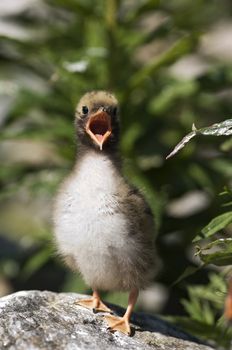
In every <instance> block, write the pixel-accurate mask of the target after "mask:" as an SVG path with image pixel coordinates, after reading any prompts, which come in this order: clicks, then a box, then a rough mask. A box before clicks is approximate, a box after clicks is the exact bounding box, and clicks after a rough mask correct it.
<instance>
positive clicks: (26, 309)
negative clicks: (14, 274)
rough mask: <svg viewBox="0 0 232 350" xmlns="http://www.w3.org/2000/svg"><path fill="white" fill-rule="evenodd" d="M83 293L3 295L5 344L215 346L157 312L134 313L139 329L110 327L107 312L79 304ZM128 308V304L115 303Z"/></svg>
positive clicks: (0, 320)
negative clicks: (129, 333) (124, 331)
mask: <svg viewBox="0 0 232 350" xmlns="http://www.w3.org/2000/svg"><path fill="white" fill-rule="evenodd" d="M83 297H84V296H83V295H78V294H74V293H60V294H56V293H52V292H47V291H44V292H41V291H22V292H18V293H15V294H11V295H9V296H6V297H3V298H1V299H0V349H10V350H16V349H17V350H37V349H44V350H76V349H81V350H82V349H102V350H103V349H104V350H107V349H112V350H113V349H129V350H135V349H139V350H140V349H147V350H149V349H165V350H169V349H170V350H175V349H178V350H181V349H189V350H210V349H212V348H210V347H209V346H206V345H203V344H200V343H198V342H197V340H196V339H194V338H193V337H191V336H189V335H187V334H186V333H184V332H182V331H180V330H178V329H176V328H175V327H174V326H172V325H170V324H169V323H167V322H164V321H162V320H160V319H158V318H156V317H153V316H149V315H145V314H139V313H134V314H133V317H132V324H133V325H134V335H133V336H132V337H128V336H126V335H123V334H121V333H118V332H115V333H114V334H113V333H111V332H109V330H108V329H107V325H106V323H105V321H104V318H103V317H104V315H103V314H102V313H98V314H94V313H93V312H92V311H91V310H88V309H84V308H83V307H81V306H78V305H75V304H74V301H75V300H76V299H81V298H83ZM111 307H112V309H113V310H114V311H115V312H116V313H118V314H120V315H121V314H122V312H123V311H124V310H123V309H121V308H119V307H117V306H114V305H111Z"/></svg>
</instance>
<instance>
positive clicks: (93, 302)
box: [75, 290, 112, 313]
mask: <svg viewBox="0 0 232 350" xmlns="http://www.w3.org/2000/svg"><path fill="white" fill-rule="evenodd" d="M75 304H77V305H80V306H84V307H86V308H87V309H92V310H93V312H94V313H96V312H109V313H112V310H110V309H109V308H108V307H107V306H106V305H105V304H104V303H103V302H102V301H101V299H100V295H99V293H98V292H97V291H96V290H94V291H93V296H92V298H91V299H82V300H77V301H75Z"/></svg>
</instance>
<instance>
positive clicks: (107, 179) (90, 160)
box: [54, 151, 141, 290]
mask: <svg viewBox="0 0 232 350" xmlns="http://www.w3.org/2000/svg"><path fill="white" fill-rule="evenodd" d="M123 187H124V188H127V184H126V183H125V181H124V179H123V177H122V176H121V175H120V174H119V172H118V170H117V169H116V167H115V166H114V165H113V163H112V161H111V160H110V159H109V158H108V157H107V156H106V155H104V154H103V153H100V152H99V153H96V152H94V151H93V152H89V153H88V154H86V155H85V157H83V158H82V159H81V160H80V162H79V163H78V166H76V167H75V168H74V170H73V172H72V173H71V175H70V176H69V177H68V178H67V179H66V180H65V182H64V184H63V185H62V186H61V188H60V191H59V194H58V197H57V199H56V208H55V214H54V224H55V237H56V242H57V246H58V250H59V251H60V253H61V254H62V255H63V256H64V257H69V258H71V260H72V262H73V264H74V266H72V267H73V269H74V270H79V271H80V272H81V274H82V275H83V277H84V279H85V281H86V283H87V284H88V285H90V286H91V287H92V288H96V289H102V290H122V289H124V290H127V289H129V288H130V287H131V284H133V283H132V282H131V281H130V279H133V278H134V279H136V278H135V277H134V276H133V271H134V270H133V268H134V266H133V265H134V263H135V259H138V255H139V251H140V250H141V245H139V244H138V242H137V241H136V240H135V239H134V238H133V237H132V236H130V235H129V233H128V227H129V224H130V223H128V219H127V217H126V215H125V213H124V212H122V211H120V210H119V209H120V208H119V206H120V204H119V201H120V198H119V195H118V192H119V189H120V188H123ZM121 266H124V267H125V269H126V270H127V271H128V275H127V276H125V269H123V268H121ZM131 271H132V273H131ZM135 273H137V272H136V271H135ZM138 287H140V286H138Z"/></svg>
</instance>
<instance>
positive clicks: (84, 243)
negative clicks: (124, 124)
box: [54, 91, 156, 335]
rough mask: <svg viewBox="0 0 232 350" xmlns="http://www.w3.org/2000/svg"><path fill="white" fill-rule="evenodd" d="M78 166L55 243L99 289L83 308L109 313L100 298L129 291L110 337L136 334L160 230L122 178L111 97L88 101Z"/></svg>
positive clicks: (66, 189) (57, 219)
mask: <svg viewBox="0 0 232 350" xmlns="http://www.w3.org/2000/svg"><path fill="white" fill-rule="evenodd" d="M75 126H76V134H77V137H78V154H77V160H76V165H75V166H74V169H73V170H72V172H71V174H70V175H69V176H68V177H67V179H66V180H65V181H64V183H63V184H62V186H61V188H60V190H59V193H58V195H57V198H56V205H55V212H54V226H55V239H56V243H57V248H58V251H59V253H60V254H61V255H62V256H63V257H64V260H65V262H66V263H67V265H68V266H69V267H70V268H71V269H73V270H74V271H79V272H80V273H81V275H82V276H83V278H84V280H85V282H86V283H87V284H88V285H89V286H91V288H92V289H93V296H92V298H91V299H85V300H80V301H77V304H78V305H82V306H84V307H87V308H90V309H92V310H93V311H95V312H96V311H102V312H108V313H111V310H110V309H109V308H108V307H107V306H106V305H105V304H104V303H103V302H102V301H101V299H100V295H99V291H100V290H104V291H129V301H128V307H127V310H126V312H125V314H124V316H123V317H122V318H119V317H116V316H114V315H111V314H109V315H107V316H105V320H106V321H107V323H108V325H109V329H110V330H111V331H116V330H118V331H121V332H123V333H125V334H128V335H130V334H131V328H130V324H129V321H130V316H131V313H132V310H133V308H134V306H135V303H136V300H137V297H138V293H139V290H140V289H143V288H145V287H146V286H147V285H148V283H149V282H150V281H151V280H152V278H153V277H154V272H155V260H156V259H155V258H156V253H155V248H154V240H153V237H154V224H153V218H152V215H151V211H150V209H149V207H148V205H147V203H146V202H145V200H144V198H143V196H142V195H141V194H140V192H139V191H138V190H137V189H135V188H133V187H132V186H130V185H129V184H128V183H127V181H126V180H125V179H124V177H123V175H122V172H121V159H120V157H119V155H118V144H119V107H118V101H117V99H116V98H115V96H114V95H112V94H111V93H109V92H106V91H93V92H89V93H86V94H85V95H84V96H83V97H82V98H81V100H80V102H79V103H78V105H77V109H76V117H75Z"/></svg>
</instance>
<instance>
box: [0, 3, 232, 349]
mask: <svg viewBox="0 0 232 350" xmlns="http://www.w3.org/2000/svg"><path fill="white" fill-rule="evenodd" d="M231 15H232V4H231V2H230V1H226V0H222V1H220V4H219V2H218V1H216V0H213V1H210V2H209V1H203V0H197V1H188V0H173V1H161V0H150V1H149V0H143V1H142V0H137V1H129V0H128V1H120V0H108V1H106V0H99V1H96V2H93V1H90V0H48V1H44V2H38V3H34V4H33V5H31V6H29V7H28V8H26V9H24V10H22V11H19V12H17V13H14V15H9V16H8V17H6V18H5V19H7V20H9V21H10V22H11V23H13V24H14V25H16V26H17V28H18V32H17V34H16V35H13V34H11V33H10V32H9V33H3V34H1V32H0V34H1V41H0V63H1V65H0V73H1V75H0V76H1V78H0V101H1V104H2V106H3V107H2V109H1V115H2V118H1V119H0V123H1V124H0V126H1V131H0V160H1V168H0V187H1V194H0V207H1V211H0V227H1V229H0V233H1V236H0V241H1V246H2V249H1V251H0V271H1V286H2V287H1V288H2V290H3V291H2V294H4V292H5V291H6V292H9V291H14V290H18V289H23V288H24V289H25V288H38V289H50V290H65V291H79V292H85V291H88V289H87V287H86V286H85V285H84V284H83V282H82V281H81V279H80V278H79V277H78V276H75V275H73V274H72V273H71V272H68V271H66V270H65V268H64V267H63V266H62V264H61V262H60V261H59V259H58V258H57V257H56V255H55V253H54V249H53V245H52V243H51V241H52V228H51V227H52V226H51V211H52V198H53V196H54V193H55V191H56V189H57V186H58V184H59V183H60V182H61V181H62V179H63V177H64V176H65V175H66V174H67V173H68V172H69V171H70V169H71V167H72V165H73V163H74V159H75V152H76V149H75V148H76V147H75V136H74V129H73V118H74V110H75V105H76V103H77V101H78V99H79V98H80V96H81V95H82V94H83V93H85V92H86V91H89V90H93V89H109V90H112V91H113V92H114V93H115V94H116V95H117V97H118V99H119V101H120V105H121V120H122V138H121V151H122V154H123V156H124V158H125V167H124V168H125V174H126V175H127V176H128V177H129V179H130V181H131V182H133V183H134V184H135V185H137V186H139V187H140V188H142V189H143V190H144V193H145V195H146V196H147V199H148V201H149V203H150V205H151V208H152V211H153V213H154V216H155V219H156V224H157V234H158V239H157V242H158V248H159V253H160V255H161V257H162V260H163V269H162V271H161V273H160V276H159V282H160V283H161V284H162V285H164V286H165V287H166V288H168V289H169V299H168V301H167V302H166V304H165V305H164V306H163V309H162V310H160V312H161V313H162V314H163V315H172V319H173V321H175V322H177V323H181V324H182V326H184V327H186V329H188V330H189V331H190V332H192V333H194V334H196V335H199V336H202V337H205V338H206V339H214V340H215V341H216V342H217V343H218V344H219V343H220V344H222V345H223V346H228V344H229V339H230V335H229V329H227V326H226V325H225V324H224V323H223V321H221V319H220V317H221V315H222V313H223V302H224V298H225V293H226V273H225V272H224V270H223V272H221V271H222V269H221V268H220V269H219V268H215V267H214V265H210V266H206V267H205V268H204V269H201V270H199V271H198V272H197V273H195V274H194V275H191V276H189V277H188V278H187V279H182V280H181V281H180V282H179V283H177V284H175V285H174V286H173V283H174V282H175V281H176V280H177V279H178V278H179V277H180V275H181V274H182V273H183V272H184V271H185V269H186V268H187V267H188V268H189V267H191V268H193V267H198V266H199V265H200V264H201V260H200V259H199V256H200V258H202V255H199V250H198V251H197V252H198V257H194V251H193V245H192V240H193V239H194V238H195V237H196V236H197V235H199V234H200V232H201V230H202V228H203V227H204V226H205V225H206V224H208V223H209V222H210V220H212V219H213V218H214V217H215V216H218V215H220V214H223V213H225V212H227V209H228V207H223V205H224V204H225V203H226V202H229V205H230V201H231V198H230V197H231V194H230V191H229V188H230V187H231V175H232V166H231V148H232V142H231V138H229V137H228V138H226V139H225V138H223V137H210V136H209V137H199V138H196V139H194V140H193V141H191V143H190V144H189V145H188V146H187V147H186V148H185V149H184V150H183V151H181V153H180V154H179V155H178V156H176V157H174V158H172V159H170V160H168V161H165V157H166V155H167V154H168V153H169V152H170V151H171V149H172V148H173V147H174V146H175V144H177V143H178V142H179V140H180V139H181V138H182V137H183V136H184V135H185V134H187V133H188V132H189V131H190V129H191V125H192V123H195V124H196V126H197V127H199V128H200V127H204V126H209V125H211V124H213V123H216V122H221V121H223V120H224V119H227V118H231V115H232V104H231V88H230V86H231V82H232V64H231V61H230V60H227V59H226V58H225V57H224V56H223V55H222V56H221V57H220V55H217V56H215V55H211V54H210V53H209V52H208V53H207V52H204V50H203V49H202V47H203V43H204V42H206V44H207V40H209V39H207V36H206V35H205V33H208V32H210V31H212V30H213V28H215V26H216V25H218V24H220V23H224V22H229V21H231ZM20 33H21V34H20ZM192 55H194V56H192ZM193 57H195V58H196V57H197V58H198V59H201V61H202V62H203V63H204V65H203V66H204V69H202V70H201V71H200V72H199V73H197V74H189V75H187V77H186V76H185V75H184V74H180V73H175V74H174V72H177V71H176V70H175V68H176V67H177V66H176V64H177V62H182V63H183V60H184V59H189V58H193ZM181 60H182V61H181ZM188 70H191V68H190V67H189V68H188ZM224 188H227V190H226V191H225V194H224V196H219V193H221V192H222V191H224V190H223V189H224ZM192 191H198V192H197V193H198V194H199V193H201V194H202V193H203V194H204V198H207V201H206V204H205V205H203V206H201V205H200V206H198V209H197V210H195V211H192V212H191V211H190V212H187V214H186V212H185V210H184V209H185V204H183V202H182V206H181V207H180V209H179V210H178V213H177V214H173V210H172V209H170V208H173V206H174V204H175V203H176V202H175V201H176V200H178V199H181V198H183V196H185V195H187V194H189V193H192ZM197 198H198V201H199V202H200V201H201V198H202V197H197ZM219 231H220V233H221V235H223V237H224V238H227V239H229V238H231V228H230V226H228V225H224V226H223V227H220V229H219ZM214 234H216V235H218V230H216V231H215V232H214ZM203 235H204V233H203ZM212 237H213V236H212ZM220 237H221V236H220ZM217 238H218V237H217ZM210 239H211V237H210ZM213 239H215V237H214V238H213ZM202 242H203V243H204V244H206V243H207V244H208V243H210V242H206V243H205V241H204V240H203V241H201V243H202ZM226 246H227V245H226ZM200 249H203V248H202V247H201V248H200ZM229 249H230V250H229V253H228V254H229V255H230V254H231V252H232V246H231V244H230V248H229ZM201 253H202V252H201ZM203 261H204V259H203ZM210 262H211V263H214V261H212V260H211V261H210ZM226 264H228V265H229V264H230V262H228V261H227V262H226ZM224 265H225V264H224ZM188 271H189V270H188ZM209 271H210V274H211V275H210V276H211V277H209ZM186 275H188V273H186ZM218 279H219V280H220V281H221V282H220V283H216V282H217V281H218ZM191 284H195V286H194V287H192V288H191V287H189V288H190V289H189V296H188V295H187V293H186V285H188V286H189V285H191ZM201 284H202V286H201V287H199V286H197V287H196V285H201ZM215 285H216V290H217V293H214V298H213V300H212V299H210V298H209V299H207V298H205V296H206V295H208V294H206V293H205V289H204V288H206V289H207V290H209V291H212V290H213V288H215ZM171 286H172V287H171ZM199 288H200V289H199ZM217 288H218V289H217ZM218 293H219V298H217V296H218ZM211 294H212V293H211ZM105 298H107V299H108V300H111V301H115V302H121V303H122V304H124V305H125V303H126V299H125V298H126V296H124V295H118V294H114V295H105ZM181 298H185V302H184V306H185V309H184V308H183V306H182V304H181V302H180V300H181ZM202 305H203V306H202ZM215 305H216V306H215ZM141 307H142V306H141ZM186 312H187V313H188V315H189V317H187V314H186ZM184 314H185V316H184V317H181V315H184ZM218 322H219V323H218ZM199 325H200V327H199ZM215 329H217V330H218V331H217V332H216V331H215Z"/></svg>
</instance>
